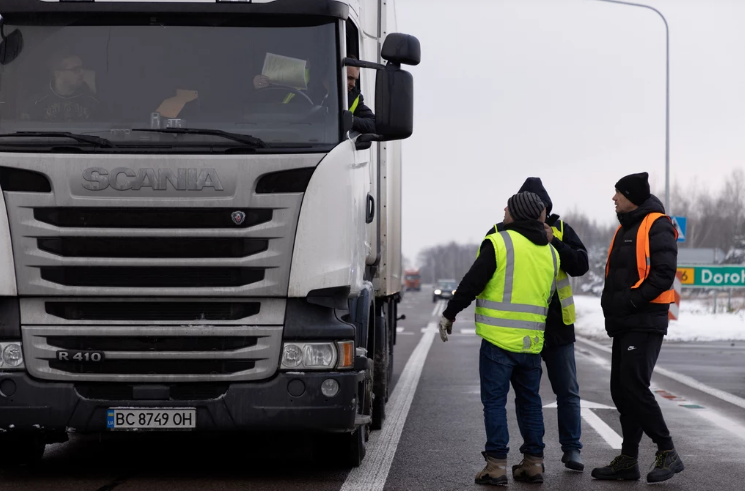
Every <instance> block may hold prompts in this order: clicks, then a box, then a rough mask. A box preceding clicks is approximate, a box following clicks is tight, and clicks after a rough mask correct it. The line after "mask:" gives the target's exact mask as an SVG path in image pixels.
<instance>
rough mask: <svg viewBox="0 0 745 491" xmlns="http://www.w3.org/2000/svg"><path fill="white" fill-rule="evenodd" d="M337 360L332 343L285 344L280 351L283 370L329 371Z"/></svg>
mask: <svg viewBox="0 0 745 491" xmlns="http://www.w3.org/2000/svg"><path fill="white" fill-rule="evenodd" d="M337 359H338V352H337V350H336V345H335V344H334V343H285V345H284V348H283V349H282V369H284V370H292V369H299V370H330V369H332V368H334V367H335V366H336V360H337Z"/></svg>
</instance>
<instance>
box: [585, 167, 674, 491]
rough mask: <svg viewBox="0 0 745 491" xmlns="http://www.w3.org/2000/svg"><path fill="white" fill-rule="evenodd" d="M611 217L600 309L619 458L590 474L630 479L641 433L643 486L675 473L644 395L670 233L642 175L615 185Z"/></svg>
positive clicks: (665, 291) (666, 302)
mask: <svg viewBox="0 0 745 491" xmlns="http://www.w3.org/2000/svg"><path fill="white" fill-rule="evenodd" d="M613 201H614V202H615V203H616V213H617V215H618V221H619V222H620V223H621V226H620V227H618V230H617V231H616V235H615V236H614V238H613V241H612V242H611V246H610V250H609V251H608V262H607V264H606V270H605V272H606V274H605V287H604V288H603V296H602V300H601V303H602V306H603V313H604V314H605V329H606V331H607V332H608V335H609V336H610V337H611V338H613V354H612V361H611V381H610V390H611V395H612V397H613V402H614V403H615V405H616V407H617V408H618V411H619V413H621V428H622V431H623V445H622V447H621V455H619V456H618V457H616V458H615V459H613V461H612V462H611V463H610V465H608V466H606V467H600V468H597V469H594V470H593V471H592V477H594V478H596V479H604V480H638V479H640V477H641V475H640V473H639V464H638V460H637V459H638V455H639V442H640V441H641V438H642V434H643V433H646V434H647V436H649V437H650V438H651V439H652V441H653V442H654V443H656V444H657V448H658V451H657V454H656V458H655V463H654V469H653V470H652V471H651V472H650V473H649V474H647V482H662V481H666V480H668V479H670V478H671V477H673V476H674V475H675V474H676V473H678V472H681V471H682V470H683V462H682V461H681V459H680V456H679V455H678V453H677V452H676V451H675V447H674V446H673V440H672V438H670V432H669V431H668V429H667V425H666V424H665V419H664V418H663V417H662V411H661V410H660V406H659V405H658V404H657V401H656V400H655V397H654V394H652V392H651V391H650V390H649V384H650V380H651V378H652V372H653V371H654V366H655V364H656V363H657V357H658V356H659V354H660V348H661V347H662V339H663V337H664V336H665V335H666V334H667V326H668V309H669V307H670V303H671V302H673V301H674V293H673V290H672V286H673V281H674V280H675V272H676V270H677V261H678V246H677V233H676V231H675V228H674V227H673V225H672V222H671V220H670V218H669V217H668V216H666V215H665V208H664V206H663V205H662V203H661V202H660V200H659V199H657V197H656V196H653V195H651V194H650V192H649V182H648V174H647V173H646V172H643V173H641V174H632V175H629V176H626V177H624V178H622V179H621V180H620V181H618V182H617V183H616V194H615V196H613Z"/></svg>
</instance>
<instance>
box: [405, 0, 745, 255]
mask: <svg viewBox="0 0 745 491" xmlns="http://www.w3.org/2000/svg"><path fill="white" fill-rule="evenodd" d="M397 3H398V7H397V14H398V25H399V31H401V32H406V33H408V34H413V35H415V36H417V37H418V38H419V39H420V41H421V43H422V63H421V65H420V66H418V67H412V68H411V71H412V72H413V73H414V77H415V85H416V92H415V98H416V99H415V110H416V120H415V130H414V136H412V137H411V138H410V139H409V140H407V141H405V142H404V147H403V148H404V150H403V152H404V201H403V202H404V210H403V220H404V222H403V232H404V238H403V247H404V254H405V255H406V256H407V257H408V258H410V259H415V258H416V255H417V253H418V252H419V251H420V250H421V249H422V248H423V247H427V246H429V245H433V244H437V243H443V242H447V241H450V240H455V241H457V242H461V243H466V242H478V241H480V239H481V238H483V233H484V231H485V230H487V229H488V227H489V226H490V225H493V224H494V223H495V222H496V221H499V220H501V218H502V216H503V211H502V210H503V209H504V206H505V204H506V201H507V198H509V197H510V196H511V195H512V194H514V193H515V192H517V190H518V189H519V187H520V185H521V184H522V182H523V181H524V180H525V178H526V177H529V176H538V177H541V178H542V179H543V182H544V184H545V185H546V187H547V189H548V192H549V194H550V195H551V198H552V200H553V202H554V210H555V212H557V213H559V214H561V213H562V212H563V213H566V212H568V211H572V210H581V211H583V212H585V213H586V214H588V215H590V216H591V217H592V218H594V219H597V220H600V221H603V222H608V223H610V222H612V221H613V220H614V219H615V215H614V211H613V203H612V201H611V197H612V195H613V189H614V184H615V182H616V181H617V180H618V179H619V178H620V177H622V176H624V175H626V174H629V173H632V172H641V171H647V172H649V173H650V176H651V182H652V186H653V188H654V189H659V190H663V189H664V179H665V164H664V163H665V34H664V33H665V30H664V24H663V23H662V20H661V19H660V18H659V17H658V16H657V15H656V14H655V13H654V12H652V11H650V10H647V9H641V8H637V7H628V6H619V5H613V4H608V3H604V2H600V1H597V0H457V1H453V0H447V1H445V0H397ZM647 3H648V4H649V5H653V6H655V7H656V8H658V9H659V10H661V11H662V12H663V14H665V16H666V17H667V19H668V22H669V24H670V42H671V48H670V50H671V79H670V80H671V158H670V160H671V164H670V166H671V172H670V175H671V182H672V183H673V184H675V183H678V184H680V185H682V186H684V187H687V186H690V185H691V184H692V183H698V184H700V185H708V186H709V187H711V188H716V187H717V186H718V185H719V184H720V182H721V181H722V180H723V179H724V177H725V176H726V174H728V173H729V172H731V171H732V170H734V169H736V168H743V167H745V138H743V134H745V97H744V96H743V90H745V29H743V21H745V1H744V0H653V1H649V2H647ZM659 195H660V198H661V199H663V192H662V191H660V193H659ZM672 211H673V213H674V211H675V210H674V209H673V210H672Z"/></svg>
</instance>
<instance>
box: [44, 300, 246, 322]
mask: <svg viewBox="0 0 745 491" xmlns="http://www.w3.org/2000/svg"><path fill="white" fill-rule="evenodd" d="M44 308H45V310H46V313H47V314H50V315H53V316H55V317H59V318H61V319H65V320H69V321H162V320H169V321H196V320H209V321H232V320H238V319H245V318H246V317H251V316H254V315H256V314H258V313H259V311H260V310H261V304H260V303H259V302H193V303H192V302H46V303H45V305H44Z"/></svg>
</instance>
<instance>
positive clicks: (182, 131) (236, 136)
mask: <svg viewBox="0 0 745 491" xmlns="http://www.w3.org/2000/svg"><path fill="white" fill-rule="evenodd" d="M132 131H143V132H149V133H171V134H174V135H210V136H220V137H223V138H225V139H228V140H233V141H236V142H239V143H243V144H245V145H249V146H251V147H253V148H268V147H269V145H267V144H266V142H264V140H262V139H260V138H256V137H254V136H251V135H242V134H240V133H230V132H229V131H223V130H213V129H207V128H160V129H158V128H152V129H151V128H132Z"/></svg>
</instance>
